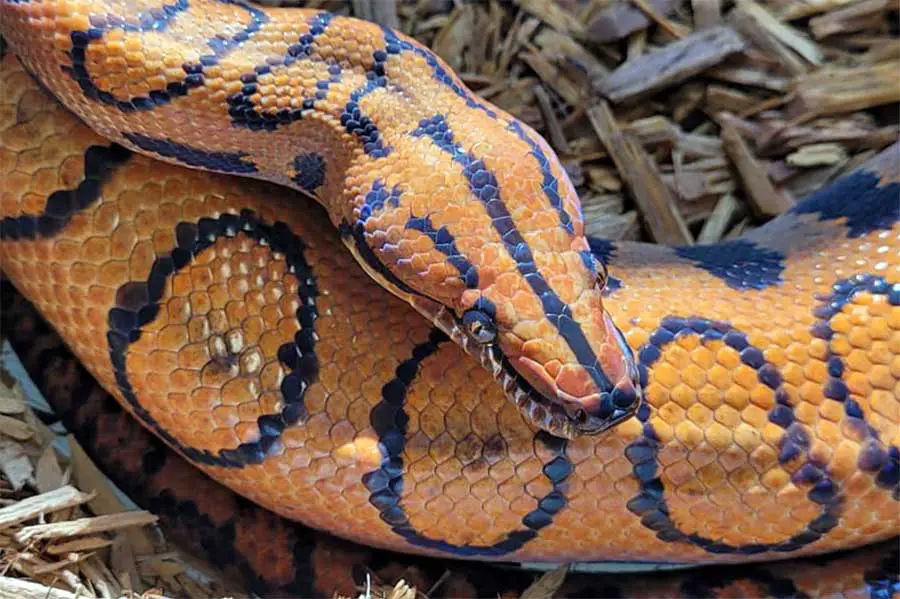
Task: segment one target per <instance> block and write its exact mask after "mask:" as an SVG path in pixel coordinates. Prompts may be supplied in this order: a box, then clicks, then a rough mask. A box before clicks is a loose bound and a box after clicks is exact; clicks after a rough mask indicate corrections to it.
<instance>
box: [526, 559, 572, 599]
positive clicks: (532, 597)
mask: <svg viewBox="0 0 900 599" xmlns="http://www.w3.org/2000/svg"><path fill="white" fill-rule="evenodd" d="M568 572H569V564H567V563H566V564H562V565H560V566H558V567H556V568H554V569H553V570H550V571H549V572H545V573H544V574H542V575H541V577H540V578H538V579H537V580H535V581H534V582H533V583H531V585H530V586H529V587H528V588H527V589H525V590H524V591H522V595H521V599H553V597H555V596H556V592H557V591H558V590H559V587H561V586H562V583H563V582H564V581H565V580H566V574H568Z"/></svg>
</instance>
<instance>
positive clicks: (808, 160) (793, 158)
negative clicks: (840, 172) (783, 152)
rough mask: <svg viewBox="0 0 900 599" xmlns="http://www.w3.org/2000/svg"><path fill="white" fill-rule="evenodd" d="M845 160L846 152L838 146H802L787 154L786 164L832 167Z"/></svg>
mask: <svg viewBox="0 0 900 599" xmlns="http://www.w3.org/2000/svg"><path fill="white" fill-rule="evenodd" d="M844 160H847V152H846V150H844V148H843V146H841V145H839V144H813V145H809V146H803V147H801V148H800V149H799V150H797V151H796V152H794V153H792V154H788V156H787V163H788V164H790V165H791V166H801V167H810V166H832V165H835V164H838V163H841V162H843V161H844Z"/></svg>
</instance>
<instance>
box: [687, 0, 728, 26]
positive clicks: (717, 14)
mask: <svg viewBox="0 0 900 599" xmlns="http://www.w3.org/2000/svg"><path fill="white" fill-rule="evenodd" d="M691 8H692V9H693V12H694V27H696V28H697V29H709V28H711V27H715V26H716V25H719V24H720V23H721V22H722V4H721V0H691Z"/></svg>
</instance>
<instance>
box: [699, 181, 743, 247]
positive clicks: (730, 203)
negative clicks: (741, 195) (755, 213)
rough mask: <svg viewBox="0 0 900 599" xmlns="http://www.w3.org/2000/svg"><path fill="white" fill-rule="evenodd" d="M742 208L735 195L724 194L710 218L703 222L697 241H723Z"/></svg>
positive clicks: (700, 242)
mask: <svg viewBox="0 0 900 599" xmlns="http://www.w3.org/2000/svg"><path fill="white" fill-rule="evenodd" d="M740 210H741V205H740V204H739V203H738V201H737V199H735V197H734V196H733V195H731V194H730V193H729V194H726V195H724V196H722V197H721V199H719V201H718V202H716V207H715V208H713V211H712V213H711V214H710V215H709V218H707V219H706V222H705V223H703V228H702V229H701V230H700V234H699V235H697V243H699V244H708V243H716V242H718V241H721V240H722V237H723V236H724V235H725V232H726V231H727V230H728V227H729V225H730V224H731V223H732V222H733V221H734V218H735V215H737V214H738V213H739V212H740Z"/></svg>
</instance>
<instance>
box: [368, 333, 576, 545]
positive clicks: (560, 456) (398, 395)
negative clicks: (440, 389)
mask: <svg viewBox="0 0 900 599" xmlns="http://www.w3.org/2000/svg"><path fill="white" fill-rule="evenodd" d="M446 341H449V338H448V337H447V335H445V334H444V333H443V332H442V331H441V330H440V329H437V328H434V329H432V330H431V333H430V334H429V336H428V341H426V342H424V343H421V344H419V345H417V346H416V347H415V348H413V351H412V357H410V358H409V359H407V360H406V361H404V362H402V363H401V364H400V365H399V366H398V367H397V370H396V372H395V375H396V376H395V377H394V379H392V380H391V381H390V382H389V383H387V384H386V385H385V386H384V387H382V390H381V402H379V403H378V404H377V405H376V406H375V407H374V408H373V409H372V412H371V417H370V418H371V423H372V427H373V428H374V429H375V431H376V432H377V433H378V442H379V448H380V449H381V452H382V455H383V456H384V458H383V461H382V464H381V467H380V468H379V469H378V470H375V471H373V472H369V473H367V474H365V475H363V478H362V480H363V484H365V485H366V488H367V489H369V492H370V495H369V502H370V503H371V504H372V505H373V506H374V507H375V509H377V510H378V514H379V516H380V517H381V519H382V520H383V521H384V522H385V523H386V524H387V525H388V526H390V527H391V530H392V531H393V532H394V533H396V534H398V535H400V536H401V537H403V538H404V539H406V541H407V542H408V543H410V544H412V545H416V546H419V547H424V548H426V549H436V550H438V551H444V552H446V553H450V554H453V555H459V556H470V557H471V556H500V555H506V554H508V553H511V552H514V551H518V550H519V549H521V548H522V547H523V546H524V545H525V544H526V543H527V542H529V541H531V540H532V539H534V538H536V537H537V535H538V532H539V531H540V530H541V529H542V528H544V527H546V526H548V525H550V524H551V523H552V521H553V517H554V516H555V515H556V514H557V513H558V512H559V511H560V510H562V509H563V507H565V505H566V496H565V491H566V487H567V485H566V479H568V478H569V476H570V475H571V474H572V472H573V471H574V469H575V467H574V466H573V465H572V462H571V461H569V458H568V457H567V456H566V445H567V441H566V440H565V439H560V438H557V437H553V436H551V435H548V434H547V433H545V432H544V431H541V432H539V433H537V434H536V435H535V442H536V443H537V442H540V443H542V444H544V445H546V446H547V447H548V448H549V449H551V450H552V451H553V452H554V454H555V457H554V458H553V459H552V460H550V461H549V462H548V463H546V464H544V468H543V474H544V476H545V477H546V478H547V479H548V480H549V481H550V482H551V483H552V485H553V488H552V489H551V490H550V492H548V493H547V494H546V495H545V496H543V497H542V498H541V499H539V500H538V506H537V508H535V509H534V510H532V511H531V512H530V513H528V514H526V515H525V516H524V517H523V518H522V524H523V525H524V526H525V528H524V529H522V530H516V531H513V532H511V533H508V534H507V535H506V538H505V539H504V540H502V541H499V542H497V543H495V544H493V545H489V546H477V545H451V544H450V543H447V542H446V541H441V540H436V539H429V538H427V537H425V536H423V535H422V534H421V533H419V532H418V531H417V530H416V529H415V527H414V526H413V525H412V523H411V522H410V521H409V518H408V517H407V515H406V512H405V510H404V509H403V504H402V495H403V484H404V472H403V451H404V449H405V447H406V432H407V431H406V426H407V424H408V422H409V417H408V416H407V415H406V412H405V411H404V404H405V403H406V394H407V391H408V390H409V387H410V385H411V384H412V383H413V381H414V380H415V378H416V376H417V375H418V373H419V366H420V365H421V364H422V362H423V361H424V360H425V359H426V358H428V357H429V356H431V355H433V354H434V353H435V352H436V351H437V350H438V348H439V347H440V344H442V343H444V342H446ZM501 442H502V441H501Z"/></svg>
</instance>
